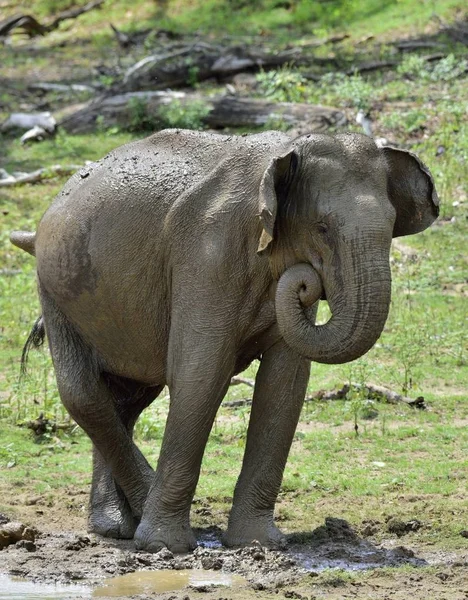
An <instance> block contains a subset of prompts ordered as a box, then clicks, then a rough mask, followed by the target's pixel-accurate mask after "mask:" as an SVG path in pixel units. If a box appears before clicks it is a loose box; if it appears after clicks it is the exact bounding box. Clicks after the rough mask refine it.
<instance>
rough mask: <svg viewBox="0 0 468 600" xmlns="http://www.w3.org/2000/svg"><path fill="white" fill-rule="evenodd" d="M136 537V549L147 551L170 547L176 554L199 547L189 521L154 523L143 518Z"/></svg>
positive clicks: (157, 550)
mask: <svg viewBox="0 0 468 600" xmlns="http://www.w3.org/2000/svg"><path fill="white" fill-rule="evenodd" d="M134 539H135V546H136V549H137V550H144V551H145V552H159V550H161V549H162V548H168V549H169V550H170V551H171V552H174V553H175V554H183V553H185V552H190V551H191V550H194V549H195V548H196V547H197V540H196V539H195V536H194V535H193V532H192V528H191V527H190V524H189V523H186V524H178V523H177V522H174V523H170V522H169V524H158V523H156V524H153V523H150V522H149V521H148V520H146V519H142V521H141V523H140V524H139V525H138V527H137V530H136V533H135V538H134Z"/></svg>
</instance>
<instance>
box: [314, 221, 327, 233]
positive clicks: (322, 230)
mask: <svg viewBox="0 0 468 600" xmlns="http://www.w3.org/2000/svg"><path fill="white" fill-rule="evenodd" d="M316 227H317V231H318V232H319V233H322V234H325V233H328V225H327V224H326V223H317V225H316Z"/></svg>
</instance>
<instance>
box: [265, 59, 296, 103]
mask: <svg viewBox="0 0 468 600" xmlns="http://www.w3.org/2000/svg"><path fill="white" fill-rule="evenodd" d="M257 82H258V84H259V86H260V90H261V92H262V93H263V95H264V96H266V97H267V98H269V99H271V100H274V101H275V102H304V101H305V100H306V99H307V80H306V79H304V77H303V76H302V75H301V74H300V73H299V72H298V71H294V70H292V69H291V68H289V67H283V68H281V69H278V70H277V71H261V72H260V73H258V75H257Z"/></svg>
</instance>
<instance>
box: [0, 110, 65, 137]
mask: <svg viewBox="0 0 468 600" xmlns="http://www.w3.org/2000/svg"><path fill="white" fill-rule="evenodd" d="M33 127H42V129H45V130H46V131H48V132H49V133H52V132H54V131H55V129H56V127H57V122H56V120H55V119H54V117H53V116H52V115H51V114H50V112H40V113H12V114H11V115H10V116H9V117H8V119H6V121H4V122H3V123H2V125H1V127H0V131H1V132H2V133H5V132H7V131H12V130H15V129H32V128H33Z"/></svg>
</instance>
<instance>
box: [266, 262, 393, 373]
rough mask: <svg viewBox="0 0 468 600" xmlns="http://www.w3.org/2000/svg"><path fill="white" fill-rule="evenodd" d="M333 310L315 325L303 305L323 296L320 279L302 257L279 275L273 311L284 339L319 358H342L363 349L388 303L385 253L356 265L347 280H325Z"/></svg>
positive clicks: (379, 327)
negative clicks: (323, 322)
mask: <svg viewBox="0 0 468 600" xmlns="http://www.w3.org/2000/svg"><path fill="white" fill-rule="evenodd" d="M323 283H324V289H325V293H326V297H327V300H328V303H329V306H330V310H331V312H332V316H331V318H330V320H329V321H328V322H327V323H325V324H324V325H315V322H313V321H311V320H309V318H308V316H307V306H310V305H311V304H312V303H314V302H316V301H317V300H319V299H320V297H321V296H322V282H321V280H320V277H319V275H318V274H317V272H316V271H315V270H314V269H313V268H312V267H311V266H310V265H309V264H306V263H301V264H296V265H294V266H292V267H290V268H289V269H287V270H286V271H285V272H284V273H283V275H282V276H281V278H280V280H279V282H278V287H277V291H276V316H277V321H278V325H279V329H280V331H281V334H282V336H283V338H284V340H285V341H286V343H287V344H288V345H289V346H291V348H293V349H294V350H296V352H298V353H299V354H301V355H302V356H304V357H306V358H309V359H310V360H313V361H316V362H319V363H328V364H337V363H345V362H349V361H351V360H354V359H356V358H359V357H360V356H362V355H363V354H365V353H366V352H367V351H368V350H370V348H372V346H373V345H374V344H375V342H376V341H377V339H378V338H379V336H380V334H381V333H382V330H383V328H384V325H385V321H386V319H387V315H388V309H389V305H390V291H391V276H390V266H389V261H388V257H387V258H386V259H385V258H381V259H380V260H379V261H377V264H376V262H375V261H374V262H373V263H372V268H367V270H366V269H365V268H364V267H363V266H360V268H359V270H358V272H356V271H355V272H354V274H353V276H352V280H351V281H348V282H345V281H343V282H341V281H340V282H339V285H337V282H336V280H335V281H332V280H330V281H329V283H328V285H327V281H326V280H325V281H324V282H323Z"/></svg>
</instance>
